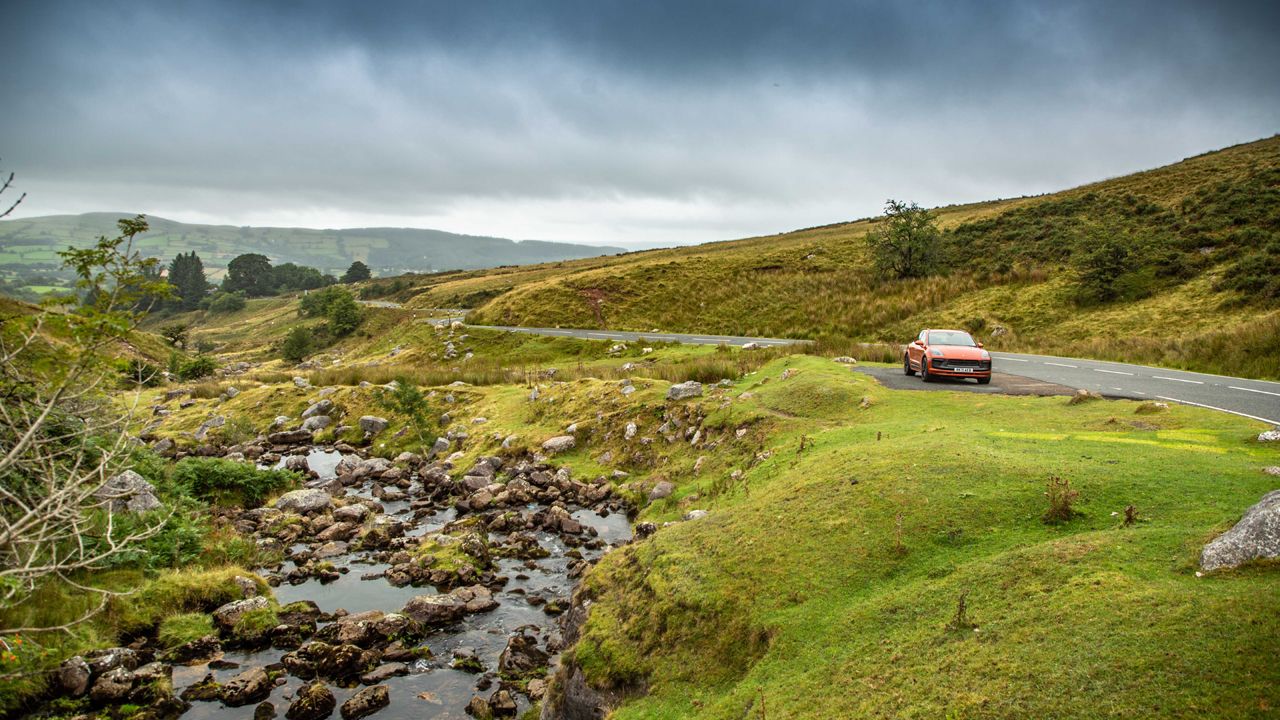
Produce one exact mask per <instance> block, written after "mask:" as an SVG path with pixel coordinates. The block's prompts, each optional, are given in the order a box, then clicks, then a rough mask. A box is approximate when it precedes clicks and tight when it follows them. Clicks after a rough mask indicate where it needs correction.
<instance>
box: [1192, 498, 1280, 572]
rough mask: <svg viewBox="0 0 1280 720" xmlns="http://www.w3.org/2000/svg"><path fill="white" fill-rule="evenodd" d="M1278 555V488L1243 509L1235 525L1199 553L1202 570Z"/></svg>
mask: <svg viewBox="0 0 1280 720" xmlns="http://www.w3.org/2000/svg"><path fill="white" fill-rule="evenodd" d="M1278 557H1280V490H1272V491H1271V492H1269V493H1267V494H1266V495H1263V496H1262V499H1261V500H1259V501H1258V504H1256V505H1254V506H1253V507H1251V508H1249V509H1248V510H1246V511H1245V512H1244V516H1243V517H1241V518H1240V522H1238V523H1236V524H1235V527H1233V528H1231V529H1230V530H1228V531H1226V532H1225V533H1223V534H1221V535H1219V536H1218V537H1216V538H1214V539H1213V541H1212V542H1210V543H1209V544H1208V545H1205V546H1204V551H1203V552H1201V553H1200V567H1201V568H1203V569H1204V570H1217V569H1219V568H1233V567H1235V566H1237V565H1240V564H1242V563H1246V562H1249V561H1250V560H1264V559H1271V558H1278Z"/></svg>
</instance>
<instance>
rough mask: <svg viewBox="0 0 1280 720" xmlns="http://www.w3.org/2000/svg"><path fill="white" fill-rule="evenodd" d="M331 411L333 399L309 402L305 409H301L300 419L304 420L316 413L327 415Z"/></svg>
mask: <svg viewBox="0 0 1280 720" xmlns="http://www.w3.org/2000/svg"><path fill="white" fill-rule="evenodd" d="M332 411H333V401H332V400H330V399H328V398H325V399H323V400H319V401H317V402H314V403H312V404H311V406H310V407H308V408H307V409H306V410H303V411H302V419H303V420H306V419H307V418H310V417H315V416H317V415H328V414H329V413H330V412H332Z"/></svg>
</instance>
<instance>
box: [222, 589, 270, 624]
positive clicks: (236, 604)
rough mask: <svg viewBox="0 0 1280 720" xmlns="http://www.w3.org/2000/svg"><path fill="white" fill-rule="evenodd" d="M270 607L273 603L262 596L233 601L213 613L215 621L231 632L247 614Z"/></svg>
mask: <svg viewBox="0 0 1280 720" xmlns="http://www.w3.org/2000/svg"><path fill="white" fill-rule="evenodd" d="M269 607H271V601H270V600H268V599H267V598H265V597H263V596H261V595H259V596H257V597H251V598H245V599H244V600H233V601H231V602H229V603H227V604H226V605H223V606H222V607H220V608H218V609H217V610H214V611H213V621H214V623H216V624H217V625H218V627H220V628H222V629H223V630H231V628H234V627H235V626H236V623H238V622H240V618H242V617H244V616H245V615H246V614H247V613H249V612H251V611H253V610H265V609H267V608H269Z"/></svg>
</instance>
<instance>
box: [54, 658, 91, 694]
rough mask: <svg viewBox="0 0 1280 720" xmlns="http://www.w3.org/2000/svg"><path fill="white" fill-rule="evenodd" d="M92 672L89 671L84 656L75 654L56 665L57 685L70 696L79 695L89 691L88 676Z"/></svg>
mask: <svg viewBox="0 0 1280 720" xmlns="http://www.w3.org/2000/svg"><path fill="white" fill-rule="evenodd" d="M91 675H92V673H91V672H90V671H89V663H87V662H85V661H84V658H82V657H80V656H79V655H76V656H75V657H71V658H67V659H66V660H64V661H62V664H61V665H59V666H58V685H59V686H60V687H61V688H62V692H64V693H66V694H67V695H70V696H71V697H80V696H81V695H84V694H85V693H86V692H88V691H89V678H90V676H91Z"/></svg>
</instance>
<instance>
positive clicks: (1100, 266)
mask: <svg viewBox="0 0 1280 720" xmlns="http://www.w3.org/2000/svg"><path fill="white" fill-rule="evenodd" d="M1129 255H1130V253H1129V248H1128V247H1126V246H1125V245H1124V244H1122V243H1121V242H1119V241H1118V240H1116V239H1115V238H1114V237H1110V236H1107V237H1102V238H1097V239H1094V240H1092V241H1091V242H1088V243H1086V244H1085V245H1084V247H1083V249H1082V250H1081V252H1079V253H1078V254H1077V255H1076V258H1075V268H1076V282H1077V283H1078V285H1079V290H1080V296H1081V298H1082V299H1084V300H1086V301H1092V302H1108V301H1110V300H1115V299H1116V298H1117V297H1118V296H1119V295H1120V288H1119V285H1118V281H1119V280H1120V277H1121V276H1122V275H1124V274H1125V273H1126V272H1128V271H1129V270H1130V269H1131V264H1130V260H1129Z"/></svg>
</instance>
